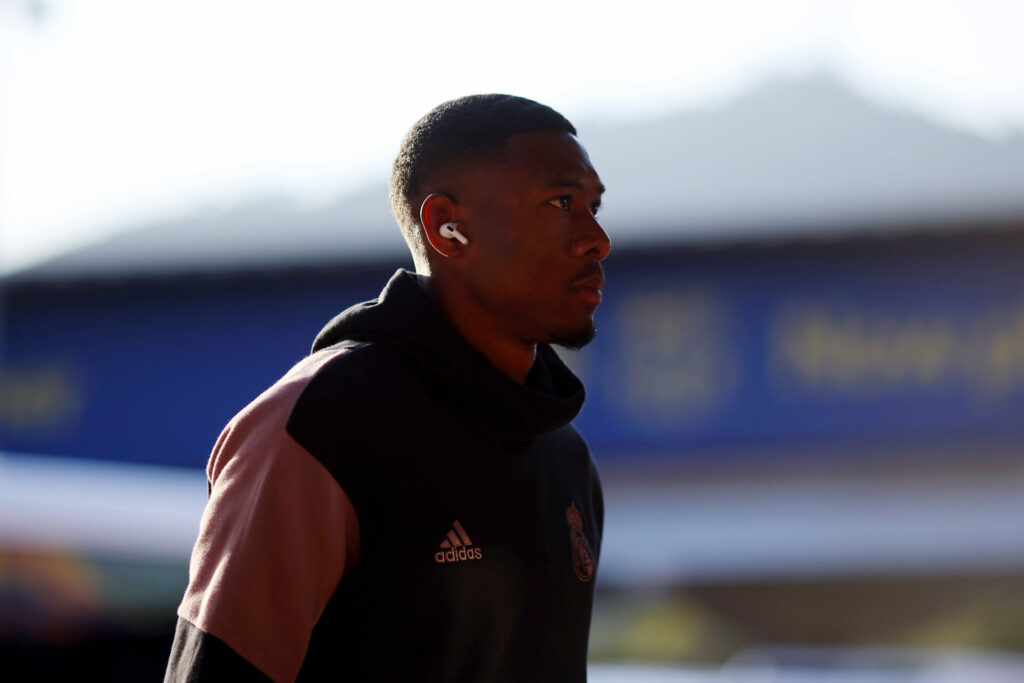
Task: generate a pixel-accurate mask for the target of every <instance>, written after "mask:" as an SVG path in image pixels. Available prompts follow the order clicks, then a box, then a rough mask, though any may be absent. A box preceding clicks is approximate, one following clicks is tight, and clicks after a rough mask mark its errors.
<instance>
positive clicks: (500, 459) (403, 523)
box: [168, 271, 603, 681]
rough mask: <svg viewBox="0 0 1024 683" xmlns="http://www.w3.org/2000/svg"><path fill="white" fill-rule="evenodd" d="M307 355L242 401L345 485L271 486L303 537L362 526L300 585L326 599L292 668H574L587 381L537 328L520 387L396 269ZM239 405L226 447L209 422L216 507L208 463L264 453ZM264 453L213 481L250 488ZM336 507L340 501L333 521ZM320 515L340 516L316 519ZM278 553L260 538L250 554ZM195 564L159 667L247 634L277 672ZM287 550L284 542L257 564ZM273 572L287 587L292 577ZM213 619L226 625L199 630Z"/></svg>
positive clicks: (586, 484) (580, 667) (592, 489)
mask: <svg viewBox="0 0 1024 683" xmlns="http://www.w3.org/2000/svg"><path fill="white" fill-rule="evenodd" d="M306 365H307V366H308V367H307V371H306V372H305V373H302V372H300V373H298V374H296V371H294V370H293V373H290V375H289V376H286V377H285V378H284V379H283V380H282V382H279V383H278V384H279V385H284V387H285V389H283V390H281V391H279V392H278V394H273V393H272V392H268V393H271V394H272V395H271V396H269V397H268V394H264V395H263V396H261V398H260V399H257V401H256V402H255V405H256V407H255V408H254V407H253V406H250V408H248V409H247V411H248V412H249V413H254V412H258V411H259V409H260V402H261V400H262V401H263V402H268V403H269V402H277V403H281V402H283V403H285V404H286V405H287V408H288V409H287V419H286V420H284V421H283V422H282V424H283V425H284V426H285V429H284V431H285V432H286V433H287V437H288V438H289V439H290V442H289V443H292V442H293V443H294V444H297V446H298V448H296V449H295V450H297V451H299V452H300V453H302V454H304V455H298V456H293V459H292V460H289V463H294V462H295V458H300V459H305V460H309V459H310V456H311V459H312V460H314V461H315V462H316V463H317V465H318V466H320V467H322V469H321V470H318V471H322V472H323V475H316V474H315V471H311V474H310V476H311V477H315V476H320V478H322V479H329V480H330V486H331V487H334V488H337V489H339V493H334V492H332V491H331V490H330V489H327V490H325V491H324V492H323V494H322V495H321V496H319V498H318V496H316V495H315V494H311V493H304V492H306V491H309V490H310V489H313V488H317V487H319V486H320V484H319V482H313V483H306V484H303V485H302V489H303V490H302V491H298V492H296V491H292V492H291V494H290V495H287V496H286V495H284V494H278V495H276V496H275V495H274V494H273V493H270V494H264V495H267V496H273V497H275V499H276V500H278V501H281V500H285V501H289V502H287V505H289V506H290V505H291V502H290V501H292V500H293V499H294V498H299V499H300V503H299V504H300V506H301V507H302V508H303V509H302V511H301V514H300V515H299V516H298V519H299V520H300V522H301V526H302V527H303V528H305V527H307V526H314V527H318V526H322V527H323V529H322V530H320V531H317V534H315V535H314V538H315V539H321V537H323V536H324V535H325V534H326V535H327V538H331V537H334V538H341V537H344V538H345V539H346V540H345V542H346V543H348V544H350V545H351V544H352V540H353V537H357V538H358V542H357V548H356V549H355V550H354V551H351V552H348V553H347V554H345V557H344V558H343V559H342V560H337V559H332V560H330V561H328V564H330V563H331V562H333V563H335V564H336V563H337V562H339V561H341V562H343V563H344V568H343V569H341V568H338V571H340V572H341V573H342V574H343V578H341V579H340V581H337V583H336V585H334V589H333V592H331V593H330V594H329V596H327V594H324V593H323V592H321V593H320V594H319V595H321V596H322V597H320V598H309V597H308V596H305V595H302V596H300V597H301V599H303V600H306V599H311V600H313V601H314V602H316V601H317V600H319V601H325V602H326V604H322V605H315V606H314V607H315V612H316V614H318V615H319V616H318V618H316V619H315V625H311V626H310V627H309V628H311V632H310V633H309V636H308V639H306V638H303V639H300V641H301V644H302V645H304V644H305V643H306V642H307V640H308V649H307V650H306V651H305V655H304V659H303V660H302V666H301V671H300V672H299V675H298V678H299V680H357V681H364V680H382V681H390V680H402V681H413V680H423V681H428V680H429V681H583V680H585V678H586V653H587V636H588V632H589V627H590V615H591V605H592V601H593V588H594V572H595V570H596V558H597V555H598V552H599V549H600V535H601V524H602V517H603V504H602V499H601V490H600V483H599V481H598V477H597V473H596V471H595V469H594V466H593V463H592V461H591V458H590V454H589V451H588V449H587V447H586V444H585V443H584V442H583V440H582V438H580V436H579V434H578V433H577V432H576V430H575V429H574V428H573V427H572V425H571V424H569V422H570V420H572V419H573V418H574V417H575V416H576V414H577V412H578V411H579V409H580V407H581V405H582V403H583V398H584V393H583V387H582V385H581V383H580V382H579V380H578V379H577V378H576V377H575V376H574V375H573V374H572V373H571V372H570V371H569V370H568V369H567V368H566V367H565V365H563V364H562V362H561V361H560V360H559V358H558V356H557V355H556V354H555V352H554V351H553V350H552V349H551V348H549V347H548V346H546V345H539V346H538V349H537V358H536V361H535V363H534V365H533V367H532V368H531V370H530V373H529V375H528V376H527V379H526V382H525V384H524V385H520V384H518V383H516V382H515V381H513V380H511V379H510V378H508V377H507V376H505V375H504V374H502V373H501V372H499V371H498V370H496V369H495V368H494V367H493V366H492V365H491V364H490V363H489V362H488V361H487V359H486V358H485V357H484V356H483V355H481V354H480V353H479V352H477V351H476V350H475V349H473V348H472V347H471V346H469V344H468V343H467V342H466V341H465V340H464V339H462V337H461V336H460V335H459V334H458V333H457V332H456V331H455V329H454V328H453V327H452V326H451V324H450V323H448V321H447V320H446V319H445V317H444V316H443V315H442V313H441V312H440V310H439V308H438V307H437V305H436V304H435V303H434V301H433V300H432V299H431V298H430V296H429V295H428V294H427V292H426V291H425V289H424V287H423V286H422V285H421V283H420V282H418V281H417V276H415V275H411V274H409V273H407V272H405V271H399V272H398V273H396V274H395V276H394V277H392V279H391V280H390V281H389V282H388V284H387V286H386V287H385V289H384V291H383V292H382V294H381V296H380V297H379V298H378V299H377V300H374V301H370V302H367V303H364V304H359V305H357V306H354V307H352V308H350V309H348V310H346V311H345V312H344V313H342V314H340V315H339V316H337V317H336V318H335V319H334V320H332V321H331V323H330V324H328V325H327V326H326V327H325V328H324V330H323V331H322V332H321V333H320V334H319V335H318V336H317V339H316V341H315V343H314V345H313V354H312V355H311V356H310V358H309V359H307V361H306ZM300 366H302V364H300ZM297 367H299V366H297ZM308 368H312V369H311V370H310V369H308ZM298 375H301V378H299V377H298ZM289 378H291V379H290V380H289ZM275 386H278V385H275ZM288 387H295V390H291V391H289V390H288ZM282 393H283V394H285V395H286V397H280V396H279V394H282ZM275 397H277V398H275ZM247 411H243V413H242V414H240V416H244V415H245V414H246V412H247ZM275 414H276V413H275ZM236 421H238V424H237V425H235V424H234V423H233V425H229V427H228V429H227V430H225V433H226V434H227V433H228V432H230V431H231V430H232V427H233V426H234V428H235V430H236V432H237V433H238V434H239V435H242V436H238V437H236V438H235V440H236V441H238V442H240V444H241V445H240V446H239V447H236V448H231V447H228V446H227V445H225V444H230V442H231V440H232V436H225V435H222V438H221V441H220V442H218V448H216V449H215V451H214V455H213V456H211V467H210V472H211V477H210V478H211V483H212V489H211V490H212V491H213V492H214V493H213V494H211V506H210V507H214V498H215V497H216V496H217V491H218V483H217V474H218V473H219V472H223V471H229V470H230V463H231V462H233V461H234V460H238V459H239V457H240V456H242V457H247V458H250V459H253V460H256V459H259V458H262V457H265V456H261V455H252V456H249V455H247V452H248V451H258V452H260V453H265V452H266V451H267V448H266V447H265V445H264V444H261V446H260V448H255V447H252V446H250V447H249V448H246V444H251V443H252V442H253V439H251V438H250V439H245V437H244V435H245V434H247V433H248V432H247V430H250V429H251V430H253V431H255V428H251V427H246V424H247V423H246V419H245V417H241V420H240V421H239V418H236ZM271 421H272V420H271ZM265 422H267V420H264V423H265ZM302 466H303V467H305V465H302ZM289 467H292V465H289ZM267 469H268V468H264V470H261V473H260V474H259V476H258V482H259V483H258V484H255V485H252V484H249V485H246V486H241V485H238V484H237V481H235V482H233V481H232V480H230V479H226V483H225V484H224V486H223V487H222V488H225V489H230V488H234V489H236V490H237V491H236V494H235V495H237V496H243V497H252V495H253V494H252V492H251V489H253V488H257V489H260V490H263V489H265V488H266V486H267V483H266V482H267V481H271V482H272V481H276V479H275V477H274V476H273V475H268V474H266V470H267ZM289 471H291V470H289ZM255 476H256V475H253V477H255ZM281 478H284V477H281ZM250 479H251V480H252V481H256V480H257V479H253V478H252V477H251V478H250ZM243 480H244V479H243V478H239V479H238V481H243ZM244 481H249V480H244ZM232 483H234V484H235V485H234V486H232ZM296 493H297V494H298V495H296ZM222 497H223V498H225V499H227V496H226V495H225V496H222ZM322 498H328V499H330V500H331V501H334V502H332V503H330V504H329V505H327V508H328V510H329V511H330V512H332V513H333V514H327V515H324V514H319V513H317V512H316V510H317V503H316V501H317V500H318V499H322ZM338 500H341V502H338ZM281 504H282V503H280V502H278V505H281ZM228 506H229V503H227V502H224V503H222V504H221V507H223V508H225V509H226V508H227V507H228ZM250 507H256V508H257V512H256V513H253V512H252V511H251V510H250V509H248V508H247V510H246V512H245V514H244V515H236V517H238V518H241V519H246V520H249V519H256V520H260V519H262V516H261V514H260V512H259V510H258V506H252V505H250ZM341 509H344V510H346V511H347V513H346V514H347V515H348V517H347V518H346V519H347V521H346V523H345V528H341V529H339V528H338V527H337V525H338V522H337V519H341V518H343V517H344V515H342V514H341V513H339V512H338V510H341ZM279 516H284V517H289V518H291V517H293V516H294V515H292V514H291V511H290V510H289V512H288V513H287V514H285V515H274V518H277V517H279ZM324 516H328V517H333V518H337V519H335V521H334V522H329V523H322V522H321V519H322V517H324ZM207 517H210V518H211V520H210V521H209V522H207V520H206V518H205V517H204V528H205V527H217V526H225V527H227V526H228V525H227V524H226V523H224V522H218V520H220V519H222V518H224V517H226V515H221V516H218V514H217V512H216V511H214V512H212V513H211V512H210V511H209V510H208V512H207ZM270 525H271V526H272V523H271V524H270ZM353 526H356V527H357V528H356V529H353V528H352V527H353ZM294 528H295V524H294V523H292V525H291V526H290V527H289V526H285V525H283V524H278V528H277V529H271V530H269V531H265V530H263V528H262V527H260V531H261V533H260V534H259V535H260V536H266V535H277V536H281V535H285V536H288V537H289V538H291V536H292V530H294ZM221 533H222V535H224V534H226V533H227V532H226V531H222V532H221ZM236 535H237V534H236ZM249 535H256V534H249ZM211 536H212V532H211ZM242 536H243V537H244V536H246V534H244V533H242ZM323 542H324V541H322V539H321V540H314V541H312V543H314V544H317V543H323ZM238 543H243V542H242V541H239V542H238ZM250 544H252V545H257V541H250ZM201 545H203V546H204V547H206V548H217V549H218V550H217V551H216V552H220V553H223V552H227V553H228V554H232V553H235V554H237V551H232V549H231V548H230V545H228V546H227V548H226V550H225V549H224V548H221V546H219V545H218V544H217V542H216V539H214V540H212V541H210V540H207V541H206V542H205V544H204V536H203V534H202V533H201V535H200V542H199V543H197V550H196V553H200V552H201V551H200V546H201ZM306 545H308V543H307V544H306ZM292 546H293V547H299V546H296V545H295V542H293V543H292ZM328 547H329V546H328ZM350 550H351V548H350ZM209 552H210V551H206V553H207V554H209ZM273 552H274V551H273V550H270V551H267V550H263V551H261V554H260V557H263V556H266V555H271V554H272V553H273ZM333 552H334V551H333V550H331V551H330V553H328V554H331V553H333ZM296 553H297V554H298V555H299V556H300V559H299V560H297V562H299V563H300V564H303V566H305V565H306V564H309V565H310V567H311V569H310V570H309V575H310V576H312V577H313V578H312V579H311V580H310V582H311V583H315V582H316V581H320V580H321V576H320V575H321V573H322V571H321V569H320V567H319V566H317V565H318V563H316V562H312V561H310V558H309V555H310V553H306V554H305V555H303V554H302V553H301V552H300V551H296ZM204 561H205V562H206V565H210V564H215V561H214V560H213V559H211V558H210V557H202V556H201V557H200V558H199V559H197V557H196V555H195V554H194V556H193V577H192V584H194V585H195V586H193V585H192V584H190V588H189V592H188V593H187V594H186V599H185V601H183V605H182V608H181V609H179V615H181V616H182V619H181V620H180V621H179V634H178V636H179V639H181V640H182V644H179V643H177V642H176V647H175V653H178V652H179V651H180V652H181V653H182V654H175V653H172V661H171V666H170V667H169V668H168V678H169V679H172V680H178V679H182V680H183V678H182V674H173V673H172V672H173V670H175V669H176V668H177V669H178V670H180V671H181V672H186V671H189V670H191V671H193V672H194V671H196V670H197V668H198V667H196V666H191V667H189V666H186V665H185V663H186V660H189V659H190V657H189V655H188V652H187V650H188V647H187V646H186V645H185V644H184V643H185V641H186V640H188V639H189V638H191V641H193V642H194V641H196V640H197V639H198V640H200V641H202V640H203V639H204V638H205V639H206V640H207V641H209V640H216V641H217V642H216V646H217V647H221V648H222V646H223V645H224V644H227V646H228V648H227V651H228V652H230V651H236V652H237V651H239V650H241V651H242V653H243V656H244V658H245V659H247V660H248V661H249V662H250V663H252V664H255V665H256V667H257V668H258V669H259V668H261V667H260V664H261V661H263V658H264V657H265V658H266V661H268V662H270V664H269V665H265V666H262V670H263V671H264V673H268V674H270V675H271V676H272V677H277V678H288V677H290V673H289V670H288V668H287V667H283V668H281V667H278V668H275V664H274V661H273V657H272V656H270V655H264V654H263V652H262V651H261V648H260V647H257V646H255V645H253V644H251V643H243V642H242V641H244V640H246V639H247V638H248V637H249V634H247V633H246V634H241V633H240V634H239V635H234V633H235V631H234V630H233V629H237V628H238V627H237V626H231V625H230V623H228V622H230V620H224V619H222V620H218V619H216V618H215V617H213V616H208V614H209V613H213V610H212V609H209V608H206V605H207V604H209V603H215V602H216V600H208V599H206V597H205V596H208V595H210V594H213V593H215V592H216V586H215V585H212V584H215V583H216V582H215V581H213V580H208V581H205V582H204V580H203V579H202V577H201V575H202V573H203V571H204V569H205V567H206V565H204V564H203V562H204ZM283 561H284V560H283V559H282V558H281V557H280V553H278V555H277V556H275V557H271V558H270V559H269V560H268V561H267V564H270V565H271V566H272V567H275V566H277V565H278V564H280V563H282V562H283ZM251 564H252V563H250V565H251ZM292 569H293V568H292V567H291V566H287V567H285V568H284V569H282V572H283V573H287V572H288V571H289V570H292ZM206 571H207V574H208V575H211V576H212V575H213V574H214V573H215V572H213V570H209V569H206ZM249 571H262V569H261V568H259V567H252V566H250V568H249ZM293 573H294V571H293ZM197 577H199V578H197ZM281 584H282V585H285V586H289V587H291V586H294V585H295V584H296V581H295V577H294V576H291V577H286V578H285V579H282V582H281ZM259 585H260V586H262V588H260V587H257V588H255V589H254V592H257V593H258V592H260V591H261V590H266V591H270V592H272V591H273V587H274V586H276V585H277V583H276V582H275V581H274V580H273V578H272V577H271V578H268V579H267V580H266V581H264V582H262V583H261V584H259ZM267 586H270V588H268V587H267ZM289 590H295V589H292V588H290V589H289ZM298 590H300V592H301V589H298ZM204 600H206V601H205V602H204ZM269 602H270V603H273V600H269ZM197 605H198V606H197ZM204 609H206V612H204V611H203V610H204ZM226 609H228V610H230V609H231V608H230V607H228V608H226ZM239 612H241V610H239ZM246 614H247V615H248V616H247V617H245V618H243V617H241V615H239V617H238V618H237V619H235V621H236V622H239V623H244V624H252V614H253V608H252V606H251V605H247V611H246ZM292 617H293V615H292V614H291V612H290V611H289V612H288V618H289V619H290V620H291V619H292ZM266 618H267V619H275V618H278V617H277V616H276V615H274V614H269V613H268V614H266ZM181 622H184V623H181ZM214 622H216V623H217V624H224V623H227V624H228V625H226V626H224V625H218V626H217V628H216V629H214V628H213V627H212V626H211V628H210V629H206V630H204V629H203V626H204V625H205V624H206V623H210V624H211V625H212V624H214ZM299 628H300V629H301V628H302V625H301V624H300V626H299ZM182 629H185V630H186V631H189V633H184V634H183V633H181V631H182ZM218 630H219V632H217V631H218ZM214 635H216V638H213V637H212V636H214ZM289 637H290V636H289ZM233 639H236V640H237V641H238V642H239V646H238V647H237V648H236V647H235V646H234V645H233V643H232V640H233ZM290 647H292V649H294V648H295V647H298V646H297V645H296V646H290ZM193 649H196V648H193ZM207 649H209V648H207ZM249 652H253V653H254V654H252V655H251V656H250V655H249V654H248V653H249ZM176 658H177V660H178V664H177V667H176V661H175V659H176ZM196 659H199V658H197V657H196V656H195V655H194V654H192V655H191V660H196ZM229 659H230V658H229ZM279 671H281V672H283V673H278V672H279ZM174 675H177V676H178V678H177V679H175V678H174Z"/></svg>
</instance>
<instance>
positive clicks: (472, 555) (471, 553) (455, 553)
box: [434, 548, 484, 564]
mask: <svg viewBox="0 0 1024 683" xmlns="http://www.w3.org/2000/svg"><path fill="white" fill-rule="evenodd" d="M483 556H484V553H483V551H482V550H480V548H452V549H450V550H439V551H437V552H436V553H434V561H435V562H437V563H439V564H443V563H445V562H463V561H465V560H479V559H481V558H482V557H483Z"/></svg>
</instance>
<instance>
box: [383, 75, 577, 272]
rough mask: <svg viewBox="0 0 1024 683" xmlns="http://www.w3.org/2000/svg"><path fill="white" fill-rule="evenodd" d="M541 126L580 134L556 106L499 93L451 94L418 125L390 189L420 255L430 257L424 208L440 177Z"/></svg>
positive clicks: (393, 172) (400, 154) (408, 239)
mask: <svg viewBox="0 0 1024 683" xmlns="http://www.w3.org/2000/svg"><path fill="white" fill-rule="evenodd" d="M540 131H552V132H565V133H570V134H572V135H575V134H576V128H575V127H574V126H573V125H572V124H571V123H569V120H568V119H566V118H565V117H564V116H562V115H561V114H559V113H558V112H557V111H555V110H554V109H552V108H551V107H548V106H545V105H543V104H540V103H539V102H534V101H533V100H529V99H526V98H525V97H516V96H515V95H499V94H489V95H468V96H466V97H460V98H458V99H455V100H450V101H448V102H445V103H443V104H441V105H438V106H437V107H435V108H434V109H433V110H432V111H431V112H430V113H428V114H427V115H426V116H424V117H423V118H421V119H420V120H419V121H417V122H416V123H415V124H414V125H413V127H412V128H411V129H410V130H409V133H408V134H407V135H406V136H405V140H403V141H402V146H401V148H400V149H399V151H398V156H397V157H396V158H395V163H394V164H393V166H392V168H391V189H390V194H391V210H392V211H393V212H394V214H395V219H396V220H397V221H398V225H399V227H400V228H401V229H402V234H403V235H404V236H405V241H406V242H407V243H408V245H409V249H410V250H411V251H412V252H413V258H414V259H415V260H417V261H418V260H419V258H422V259H424V260H425V259H426V253H427V250H426V244H425V243H424V239H423V235H422V233H421V232H420V225H419V222H420V217H419V211H420V204H422V203H423V200H424V199H425V198H426V196H427V194H428V193H429V192H432V191H434V190H435V189H436V188H434V187H433V186H434V185H435V183H436V182H437V179H438V178H440V177H443V176H444V174H445V173H450V172H453V171H455V170H456V169H458V170H464V169H466V168H467V167H470V165H471V164H472V162H480V161H482V160H489V159H490V158H492V157H493V156H494V155H496V154H497V153H500V152H501V151H502V150H503V149H504V146H505V142H506V141H507V140H508V139H509V138H510V137H512V136H513V135H519V134H520V133H536V132H540ZM417 257H419V258H417Z"/></svg>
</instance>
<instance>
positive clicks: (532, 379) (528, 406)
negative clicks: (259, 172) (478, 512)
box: [313, 270, 584, 442]
mask: <svg viewBox="0 0 1024 683" xmlns="http://www.w3.org/2000/svg"><path fill="white" fill-rule="evenodd" d="M423 280H425V278H423V276H419V275H414V274H412V273H409V272H408V271H406V270H399V271H397V272H396V273H395V274H394V276H393V277H392V278H391V280H389V281H388V283H387V285H386V286H385V287H384V290H383V291H382V292H381V294H380V296H379V297H378V298H376V299H374V300H372V301H367V302H364V303H361V304H356V305H355V306H352V307H351V308H349V309H347V310H345V311H343V312H342V313H340V314H339V315H338V316H336V317H335V318H334V319H333V320H331V322H329V323H328V324H327V325H326V326H325V327H324V329H323V330H321V332H320V334H318V335H317V337H316V340H315V341H314V342H313V351H314V352H316V351H320V350H322V349H325V348H328V347H330V346H334V345H335V344H338V343H340V342H344V341H359V342H377V343H381V344H385V345H387V346H389V347H391V348H392V349H394V350H396V351H398V352H399V353H401V354H402V355H405V356H407V357H409V358H410V359H412V360H413V361H415V362H416V364H417V365H419V366H421V367H422V368H424V369H425V370H426V371H427V372H426V373H424V376H425V377H426V378H427V381H429V382H430V383H431V384H432V386H431V390H432V392H433V393H435V395H438V396H440V397H442V400H444V401H445V402H446V403H448V404H450V406H451V407H452V408H453V409H455V410H457V411H459V412H460V413H461V414H462V415H463V416H464V417H465V419H466V420H467V421H468V422H470V423H471V426H473V427H474V428H475V429H477V430H478V431H481V432H484V433H485V434H486V435H487V436H490V437H492V438H495V439H499V440H511V441H519V442H521V441H529V440H531V439H533V438H536V437H537V436H539V435H541V434H544V433H546V432H550V431H552V430H554V429H557V428H559V427H561V426H563V425H565V424H566V423H568V422H569V421H570V420H572V419H573V418H574V417H576V414H577V413H578V412H579V410H580V408H581V407H582V405H583V399H584V391H583V384H582V383H581V382H580V381H579V379H577V378H576V376H575V375H573V374H572V372H571V371H570V370H569V369H568V368H567V367H566V366H565V364H564V363H562V361H561V359H559V357H558V355H557V354H556V353H555V352H554V350H553V349H551V347H549V346H548V345H546V344H538V345H537V356H536V360H535V361H534V364H533V367H532V368H531V369H530V373H529V375H527V378H526V382H525V384H519V383H518V382H515V381H514V380H512V379H511V378H509V377H508V376H506V375H504V374H503V373H501V372H500V371H499V370H497V369H496V368H495V367H494V366H493V365H491V363H490V361H488V360H487V358H486V357H484V355H483V354H481V353H480V352H479V351H477V350H476V349H474V348H473V347H472V346H470V345H469V343H468V342H466V340H465V339H463V338H462V336H461V335H460V334H459V333H458V332H457V331H456V330H455V328H454V327H453V326H452V325H451V323H449V322H448V320H447V318H445V316H444V314H443V313H442V312H441V309H440V307H438V305H437V303H436V302H435V301H434V300H433V298H431V296H430V295H429V294H427V291H426V288H425V282H424V281H423Z"/></svg>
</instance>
